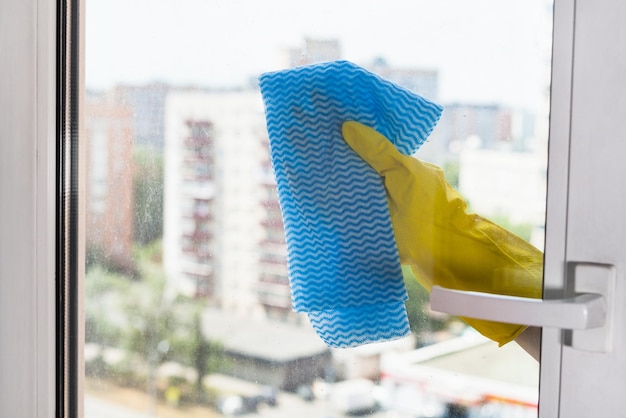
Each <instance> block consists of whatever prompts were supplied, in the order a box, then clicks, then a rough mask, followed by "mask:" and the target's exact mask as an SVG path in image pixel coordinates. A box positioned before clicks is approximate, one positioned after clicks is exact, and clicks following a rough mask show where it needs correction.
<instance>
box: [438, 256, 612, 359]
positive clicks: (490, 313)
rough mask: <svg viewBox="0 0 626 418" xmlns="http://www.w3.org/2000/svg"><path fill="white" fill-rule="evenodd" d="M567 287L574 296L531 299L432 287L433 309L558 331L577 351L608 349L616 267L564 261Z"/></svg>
mask: <svg viewBox="0 0 626 418" xmlns="http://www.w3.org/2000/svg"><path fill="white" fill-rule="evenodd" d="M566 271H567V275H566V276H567V277H566V282H567V288H568V289H571V294H572V297H570V298H565V299H531V298H522V297H514V296H503V295H495V294H490V293H479V292H464V291H459V290H452V289H445V288H443V287H439V286H433V288H432V290H431V293H430V306H431V309H432V310H434V311H438V312H443V313H448V314H451V315H459V316H465V317H468V318H476V319H485V320H490V321H497V322H508V323H512V324H521V325H529V326H535V327H552V328H560V329H563V330H568V331H566V332H567V333H569V334H568V335H569V337H568V338H566V339H565V341H567V344H568V345H571V347H572V348H574V349H576V350H584V351H590V352H599V353H606V352H609V351H611V350H612V347H613V334H614V333H615V331H614V328H615V327H614V326H613V324H614V322H615V321H614V319H613V318H614V316H615V314H614V312H613V311H614V309H615V287H616V273H615V267H614V266H613V265H610V264H600V263H590V262H567V263H566Z"/></svg>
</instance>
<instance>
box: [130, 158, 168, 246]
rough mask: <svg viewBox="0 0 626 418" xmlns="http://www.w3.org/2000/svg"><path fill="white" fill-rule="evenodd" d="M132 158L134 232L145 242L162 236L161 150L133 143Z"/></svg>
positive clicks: (136, 239) (137, 241)
mask: <svg viewBox="0 0 626 418" xmlns="http://www.w3.org/2000/svg"><path fill="white" fill-rule="evenodd" d="M134 159H135V174H134V187H135V190H134V193H135V205H134V211H133V217H134V219H133V220H134V236H135V243H137V244H140V245H145V244H149V243H151V242H153V241H154V240H157V239H159V238H161V237H162V236H163V187H164V186H163V179H164V177H163V154H162V153H161V151H158V150H153V149H151V148H141V147H137V148H136V150H135V154H134Z"/></svg>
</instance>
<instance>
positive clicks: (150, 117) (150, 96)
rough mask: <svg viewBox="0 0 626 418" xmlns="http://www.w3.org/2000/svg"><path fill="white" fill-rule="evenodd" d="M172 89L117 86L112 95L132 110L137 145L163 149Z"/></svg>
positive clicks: (147, 85) (146, 86) (166, 87)
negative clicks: (169, 94)
mask: <svg viewBox="0 0 626 418" xmlns="http://www.w3.org/2000/svg"><path fill="white" fill-rule="evenodd" d="M169 90H170V87H169V86H168V85H167V84H163V83H152V84H146V85H141V86H116V87H115V88H113V90H112V91H111V94H112V95H113V97H114V98H115V100H116V101H117V102H118V103H122V104H124V105H126V106H129V107H130V108H131V109H132V123H133V129H134V132H135V136H134V143H135V145H139V146H145V147H150V148H153V149H157V150H162V149H163V144H164V132H165V129H164V123H165V122H164V121H165V118H164V117H163V115H164V112H165V99H166V97H167V93H168V92H169Z"/></svg>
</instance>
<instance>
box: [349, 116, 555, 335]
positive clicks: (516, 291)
mask: <svg viewBox="0 0 626 418" xmlns="http://www.w3.org/2000/svg"><path fill="white" fill-rule="evenodd" d="M342 133H343V137H344V140H345V141H346V142H347V143H348V145H349V146H350V147H351V148H352V149H353V150H354V151H355V152H356V153H357V154H358V155H359V156H361V158H363V160H365V161H366V162H367V163H368V164H369V165H370V166H371V167H372V168H373V169H374V170H376V171H377V172H378V173H379V174H380V175H381V176H382V177H383V181H384V184H385V189H386V191H387V201H388V204H389V212H390V215H391V223H392V226H393V231H394V235H395V239H396V244H397V247H398V252H399V254H400V262H401V263H402V264H403V265H408V266H410V267H411V269H412V270H413V273H414V274H415V277H417V279H418V281H419V282H420V284H421V285H422V286H424V287H425V288H426V289H427V290H428V291H430V289H431V287H432V286H433V285H439V286H442V287H446V288H450V289H457V290H469V291H477V292H487V293H496V294H502V295H510V296H522V297H530V298H540V297H541V292H542V272H543V255H542V253H541V252H540V251H539V250H537V249H536V248H535V247H533V246H532V245H530V244H529V243H528V242H526V241H525V240H523V239H521V238H519V237H518V236H516V235H514V234H513V233H511V232H508V231H506V230H505V229H503V228H501V227H499V226H498V225H496V224H494V223H492V222H490V221H488V220H487V219H484V218H482V217H480V216H478V215H476V214H468V213H466V208H467V205H466V203H465V201H464V200H463V198H462V197H461V195H460V194H459V193H458V192H457V191H456V190H454V189H453V188H452V187H451V186H450V185H449V184H448V182H447V181H446V180H445V177H444V174H443V171H442V170H441V169H440V168H438V167H437V166H434V165H432V164H429V163H425V162H422V161H419V160H418V159H416V158H413V157H410V156H406V155H403V154H401V153H400V152H398V150H397V149H396V147H395V146H394V145H393V144H392V143H391V142H390V141H389V140H388V139H387V138H385V137H384V136H383V135H381V134H379V133H378V132H376V131H375V130H373V129H371V128H369V127H367V126H365V125H362V124H360V123H358V122H345V123H344V124H343V127H342ZM463 320H464V321H465V322H467V323H468V324H470V325H471V326H472V327H474V328H475V329H476V330H478V331H479V332H480V333H481V334H483V335H485V336H486V337H488V338H490V339H492V340H494V341H497V342H498V343H499V344H500V345H503V344H506V343H507V342H509V341H512V340H514V339H515V338H516V337H517V336H518V335H519V334H520V333H521V332H522V331H524V329H525V328H526V327H524V326H521V325H515V324H504V323H499V322H491V321H484V320H478V319H472V318H463Z"/></svg>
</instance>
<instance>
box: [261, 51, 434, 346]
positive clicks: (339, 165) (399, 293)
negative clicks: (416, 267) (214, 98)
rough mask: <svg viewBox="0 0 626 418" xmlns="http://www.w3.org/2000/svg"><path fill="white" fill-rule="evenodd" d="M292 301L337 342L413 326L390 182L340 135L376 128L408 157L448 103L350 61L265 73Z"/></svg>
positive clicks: (371, 338)
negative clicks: (352, 124) (346, 129)
mask: <svg viewBox="0 0 626 418" xmlns="http://www.w3.org/2000/svg"><path fill="white" fill-rule="evenodd" d="M259 82H260V87H261V94H262V96H263V101H264V103H265V112H266V121H267V128H268V133H269V140H270V155H271V160H272V165H273V168H274V174H275V176H276V183H277V187H278V199H279V203H280V206H281V210H282V214H283V220H284V225H285V238H286V242H287V252H288V268H289V281H290V287H291V292H292V302H293V308H294V310H295V311H297V312H306V313H307V314H308V316H309V319H310V322H311V324H312V326H313V328H314V329H315V331H316V332H317V334H318V335H319V336H320V337H321V338H322V339H323V340H324V341H325V342H326V344H327V345H329V346H331V347H351V346H357V345H361V344H365V343H369V342H376V341H384V340H390V339H395V338H399V337H402V336H405V335H406V334H408V333H409V332H410V329H409V324H408V320H407V316H406V310H405V306H404V301H405V300H406V299H407V294H406V289H405V287H404V281H403V278H402V270H401V267H400V260H399V257H398V251H397V248H396V244H395V240H394V236H393V229H392V226H391V219H390V217H389V210H388V207H387V200H386V196H385V189H384V186H383V184H382V181H381V179H380V177H379V176H378V174H376V172H374V170H372V169H371V168H370V167H369V166H368V165H367V164H366V163H365V162H364V161H363V160H362V159H361V158H360V157H359V156H358V155H357V154H356V153H354V152H353V151H352V150H351V149H350V147H349V146H348V145H347V144H346V143H345V141H344V140H343V138H342V135H341V125H342V123H343V122H345V121H348V120H353V121H358V122H361V123H363V124H365V125H368V126H370V127H372V128H374V129H376V130H377V131H379V132H380V133H382V134H383V135H385V136H386V137H387V138H389V139H390V140H391V141H392V142H393V143H394V144H395V145H396V147H397V148H398V149H399V150H400V151H401V152H403V153H405V154H412V153H413V152H415V151H416V150H417V149H418V148H419V146H420V145H421V144H422V143H424V141H425V140H426V138H427V137H428V135H429V134H430V132H431V130H432V129H433V128H434V126H435V125H436V123H437V121H438V120H439V117H440V116H441V111H442V108H441V107H440V106H439V105H437V104H434V103H432V102H430V101H428V100H426V99H424V98H422V97H420V96H418V95H416V94H414V93H412V92H410V91H408V90H406V89H404V88H402V87H399V86H397V85H395V84H393V83H391V82H389V81H387V80H384V79H382V78H381V77H379V76H377V75H375V74H373V73H371V72H369V71H367V70H365V69H363V68H361V67H359V66H357V65H355V64H352V63H350V62H347V61H334V62H328V63H323V64H316V65H310V66H305V67H298V68H294V69H289V70H283V71H277V72H271V73H266V74H262V75H261V76H260V78H259Z"/></svg>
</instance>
